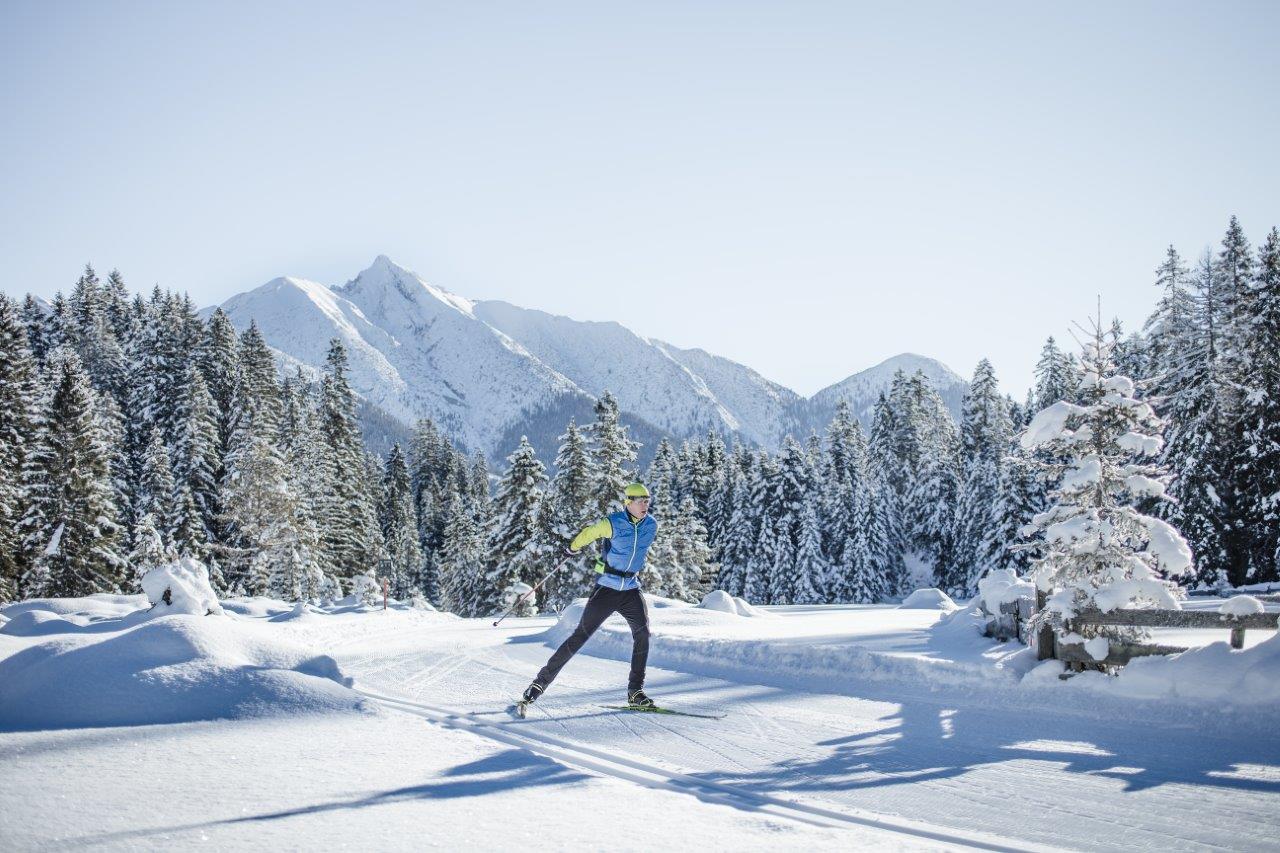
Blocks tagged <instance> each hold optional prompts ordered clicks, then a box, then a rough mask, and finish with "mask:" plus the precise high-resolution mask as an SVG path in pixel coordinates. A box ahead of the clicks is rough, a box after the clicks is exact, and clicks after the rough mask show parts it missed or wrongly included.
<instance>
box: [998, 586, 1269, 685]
mask: <svg viewBox="0 0 1280 853" xmlns="http://www.w3.org/2000/svg"><path fill="white" fill-rule="evenodd" d="M1036 598H1037V600H1036V601H1034V602H1033V601H1032V600H1031V599H1030V598H1020V599H1018V600H1017V601H1009V602H1005V603H1003V604H1001V605H1000V612H999V613H998V614H989V615H991V616H992V618H991V619H990V620H989V621H988V623H987V634H988V636H992V637H995V638H996V639H998V640H1001V641H1005V640H1011V639H1014V638H1015V637H1016V638H1017V639H1018V640H1020V641H1021V642H1024V643H1026V644H1027V645H1029V646H1031V647H1032V648H1034V649H1036V657H1037V658H1038V659H1040V660H1048V659H1050V658H1056V659H1057V660H1061V661H1064V662H1066V663H1069V664H1072V665H1073V667H1074V668H1078V667H1081V666H1083V665H1085V664H1102V665H1105V666H1124V665H1125V664H1126V663H1128V662H1129V661H1130V660H1132V659H1133V658H1136V657H1149V656H1151V655H1171V654H1177V653H1178V652H1185V651H1186V650H1187V649H1186V647H1184V646H1167V645H1162V644H1159V643H1129V642H1121V641H1117V640H1112V641H1110V645H1109V648H1108V651H1107V657H1106V658H1105V659H1104V660H1097V659H1096V658H1094V657H1093V656H1092V655H1091V654H1089V653H1088V652H1087V651H1085V648H1084V645H1083V644H1081V643H1063V642H1062V641H1061V640H1060V639H1058V636H1057V634H1056V632H1055V631H1054V630H1053V628H1052V627H1049V626H1045V627H1043V628H1042V629H1041V630H1040V631H1039V632H1037V633H1036V635H1034V636H1029V633H1030V632H1029V631H1028V625H1027V623H1028V622H1029V621H1030V619H1031V617H1032V616H1033V615H1035V613H1036V611H1037V610H1038V609H1039V608H1043V607H1044V606H1045V602H1044V594H1043V593H1038V594H1037V596H1036ZM1278 621H1280V614H1276V613H1250V614H1247V615H1244V616H1232V615H1229V614H1225V613H1209V612H1205V611H1197V610H1112V611H1110V612H1107V613H1103V612H1102V611H1101V610H1086V611H1083V612H1081V613H1077V614H1076V615H1075V616H1072V617H1070V618H1069V619H1065V620H1063V627H1064V628H1065V629H1066V632H1067V633H1080V628H1081V627H1083V626H1086V625H1117V626H1132V627H1136V628H1201V629H1203V628H1219V629H1223V630H1228V631H1230V632H1231V647H1232V648H1233V649H1242V648H1244V632H1245V630H1246V629H1248V630H1253V631H1259V630H1261V631H1275V630H1277V629H1278V625H1277V622H1278Z"/></svg>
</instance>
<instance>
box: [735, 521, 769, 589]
mask: <svg viewBox="0 0 1280 853" xmlns="http://www.w3.org/2000/svg"><path fill="white" fill-rule="evenodd" d="M758 530H759V533H758V535H757V536H756V540H755V542H756V544H755V547H754V548H753V549H752V551H751V554H750V555H749V556H748V557H747V563H746V567H745V568H744V570H743V583H742V587H743V588H742V598H745V599H746V600H747V601H749V602H750V603H752V604H771V603H772V602H771V600H770V597H769V596H770V589H769V587H770V583H769V582H770V579H771V578H772V577H773V567H774V563H775V562H776V561H777V542H776V538H775V536H774V533H773V523H772V520H771V519H770V518H768V517H763V518H761V519H760V520H759V524H758Z"/></svg>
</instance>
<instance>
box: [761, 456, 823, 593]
mask: <svg viewBox="0 0 1280 853" xmlns="http://www.w3.org/2000/svg"><path fill="white" fill-rule="evenodd" d="M813 489H814V483H813V472H812V469H811V468H810V466H809V459H808V456H807V455H806V453H805V451H804V449H803V448H802V447H801V446H800V444H799V442H797V441H796V440H795V439H794V438H792V437H791V436H787V437H786V438H785V439H784V440H783V442H782V450H781V452H780V453H779V455H778V464H777V476H776V478H775V479H774V481H773V488H772V490H771V494H770V496H769V498H768V506H769V507H770V511H771V512H770V517H771V519H772V523H773V547H774V554H773V557H774V560H773V563H772V571H771V573H770V577H769V603H770V604H791V603H792V598H793V596H794V594H795V585H796V567H795V564H794V560H795V558H796V554H797V552H798V549H799V544H800V525H801V521H802V519H803V517H804V506H805V503H806V501H807V500H808V497H809V494H810V492H812V491H813ZM789 561H790V562H789ZM816 582H817V583H821V579H816Z"/></svg>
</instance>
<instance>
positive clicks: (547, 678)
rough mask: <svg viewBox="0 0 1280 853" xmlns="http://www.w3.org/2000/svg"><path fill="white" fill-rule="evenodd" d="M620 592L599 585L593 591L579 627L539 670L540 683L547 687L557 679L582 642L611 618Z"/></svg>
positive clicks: (579, 621)
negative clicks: (610, 615)
mask: <svg viewBox="0 0 1280 853" xmlns="http://www.w3.org/2000/svg"><path fill="white" fill-rule="evenodd" d="M620 594H621V593H619V592H618V591H617V590H612V589H609V588H608V587H604V586H597V587H596V588H595V589H594V590H593V591H592V593H591V597H590V598H588V599H587V606H586V607H585V608H584V609H583V611H582V618H581V619H580V620H578V627H577V628H574V629H573V633H572V634H570V635H569V638H568V639H567V640H565V641H564V642H563V643H561V644H560V648H558V649H556V651H555V654H553V655H552V656H551V659H550V660H549V661H547V665H546V666H544V667H543V668H542V669H540V670H538V677H537V679H536V680H537V682H538V683H539V684H541V685H542V686H543V687H544V688H545V687H546V686H547V685H549V684H550V683H551V682H552V681H555V678H556V676H557V675H559V674H560V670H561V668H562V667H564V665H565V664H566V663H568V662H569V658H571V657H573V656H574V655H576V654H577V653H578V649H580V648H582V644H583V643H585V642H586V641H587V639H588V638H589V637H590V636H591V635H592V634H594V633H595V632H596V629H597V628H599V627H600V625H601V624H602V623H603V622H604V620H606V619H608V618H609V614H611V613H613V610H614V607H615V606H616V604H617V601H616V598H615V597H616V596H618V595H620Z"/></svg>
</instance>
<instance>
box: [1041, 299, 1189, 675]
mask: <svg viewBox="0 0 1280 853" xmlns="http://www.w3.org/2000/svg"><path fill="white" fill-rule="evenodd" d="M1111 349H1112V344H1111V343H1110V342H1109V341H1108V340H1107V339H1106V336H1105V335H1104V333H1103V330H1102V327H1101V324H1100V323H1095V324H1094V328H1093V335H1092V337H1091V339H1090V340H1088V341H1087V342H1086V344H1085V346H1084V359H1083V363H1082V365H1081V367H1082V374H1081V378H1080V382H1079V385H1078V392H1079V396H1078V398H1077V399H1079V400H1080V403H1079V404H1076V403H1072V402H1068V401H1066V400H1059V401H1058V402H1055V403H1053V404H1052V405H1050V406H1049V407H1048V408H1046V409H1044V410H1042V411H1041V412H1040V413H1039V414H1037V415H1036V416H1035V417H1034V418H1033V419H1032V421H1031V424H1030V426H1028V427H1027V430H1026V432H1025V433H1024V434H1023V435H1022V439H1021V441H1022V446H1023V448H1024V449H1026V450H1028V451H1030V450H1037V449H1041V448H1043V449H1046V450H1048V451H1049V452H1050V456H1051V457H1053V458H1055V459H1063V460H1065V461H1064V462H1062V463H1057V462H1053V463H1046V464H1047V465H1050V466H1051V467H1052V470H1050V471H1049V474H1050V475H1051V478H1052V480H1053V481H1055V482H1058V483H1059V486H1058V488H1057V489H1055V490H1054V491H1053V492H1052V493H1051V494H1050V497H1051V499H1052V500H1053V501H1054V503H1053V505H1052V506H1050V507H1049V509H1048V510H1046V511H1045V512H1043V513H1040V514H1038V515H1036V516H1035V517H1034V519H1033V520H1032V522H1031V524H1029V525H1027V526H1026V527H1024V528H1023V533H1024V535H1026V536H1028V537H1031V536H1035V537H1037V538H1038V540H1039V541H1038V544H1039V547H1040V549H1041V553H1040V555H1039V556H1038V557H1037V558H1036V559H1034V560H1033V566H1034V568H1033V570H1032V578H1033V580H1034V581H1035V583H1036V585H1037V587H1038V588H1039V589H1040V590H1041V591H1042V592H1045V593H1046V594H1048V607H1047V609H1046V610H1045V611H1043V612H1042V614H1041V615H1040V616H1039V617H1038V618H1043V619H1049V620H1052V621H1053V622H1054V623H1055V626H1056V627H1058V630H1059V632H1060V633H1061V629H1060V627H1059V626H1060V625H1061V623H1060V622H1059V621H1058V620H1059V619H1060V618H1069V617H1071V616H1073V615H1075V614H1077V613H1079V612H1081V611H1082V610H1086V609H1090V608H1097V609H1099V610H1102V611H1104V612H1106V611H1110V610H1114V609H1116V608H1134V607H1151V606H1162V607H1168V608H1176V607H1177V600H1176V599H1175V597H1174V587H1173V585H1172V584H1171V583H1170V582H1169V581H1167V580H1166V579H1165V578H1166V577H1168V576H1176V575H1181V574H1183V573H1184V572H1186V571H1187V570H1188V569H1189V568H1190V567H1191V552H1190V550H1189V549H1188V548H1187V543H1186V542H1185V541H1184V540H1183V538H1182V536H1181V535H1179V533H1178V532H1177V531H1176V530H1174V529H1173V528H1172V527H1171V526H1170V525H1169V524H1167V523H1166V522H1164V521H1162V520H1160V519H1158V518H1154V517H1151V516H1148V515H1144V514H1143V513H1141V512H1139V511H1138V509H1137V508H1136V507H1135V506H1134V504H1135V503H1136V502H1137V501H1139V500H1142V499H1146V498H1158V497H1160V496H1162V495H1163V494H1164V490H1165V480H1164V478H1163V477H1162V472H1161V470H1160V468H1159V467H1158V466H1156V465H1154V464H1152V463H1151V462H1150V461H1149V460H1151V459H1152V458H1154V457H1155V456H1156V455H1157V454H1159V452H1160V450H1161V448H1162V446H1163V444H1164V442H1163V440H1162V439H1161V437H1160V429H1161V426H1162V424H1161V421H1160V420H1159V418H1157V417H1156V414H1155V412H1154V411H1153V410H1152V408H1151V406H1150V405H1149V404H1147V403H1145V402H1143V401H1141V400H1137V399H1135V398H1134V384H1133V381H1132V380H1131V379H1129V378H1128V377H1126V376H1120V375H1118V374H1117V373H1116V371H1115V366H1114V363H1113V362H1112V360H1111ZM1081 635H1082V636H1083V639H1084V640H1085V641H1087V642H1086V646H1085V647H1086V649H1087V650H1088V651H1089V653H1090V655H1091V656H1092V657H1093V658H1094V659H1095V660H1098V661H1102V660H1104V659H1105V658H1106V657H1107V648H1108V643H1109V642H1110V641H1132V640H1134V639H1138V638H1140V637H1141V636H1142V635H1141V633H1140V632H1138V631H1137V630H1135V629H1127V628H1115V627H1102V626H1087V627H1086V628H1085V629H1082V631H1081Z"/></svg>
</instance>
